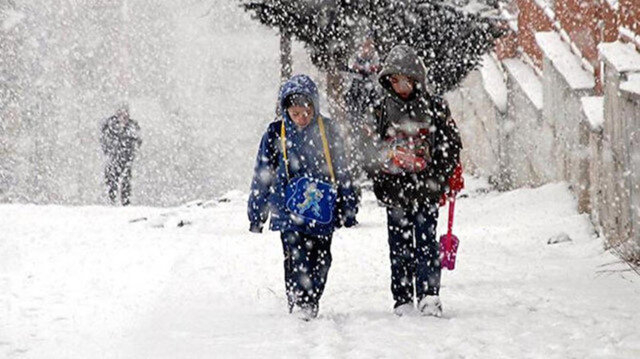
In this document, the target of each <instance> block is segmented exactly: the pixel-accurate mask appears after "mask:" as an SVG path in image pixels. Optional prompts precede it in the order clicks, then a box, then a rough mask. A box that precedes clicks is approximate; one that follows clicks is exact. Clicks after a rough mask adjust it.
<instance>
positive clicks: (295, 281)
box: [280, 232, 331, 310]
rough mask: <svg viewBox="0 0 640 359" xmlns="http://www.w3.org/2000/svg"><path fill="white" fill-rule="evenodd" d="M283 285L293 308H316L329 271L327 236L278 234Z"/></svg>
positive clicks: (329, 254)
mask: <svg viewBox="0 0 640 359" xmlns="http://www.w3.org/2000/svg"><path fill="white" fill-rule="evenodd" d="M280 238H281V239H282V248H283V251H284V282H285V289H286V292H287V299H288V301H289V309H290V310H291V309H293V306H294V305H296V306H299V307H312V308H317V307H318V303H319V301H320V297H321V296H322V293H323V292H324V287H325V284H326V283H327V274H328V273H329V268H330V267H331V235H328V236H312V235H308V234H304V233H300V232H282V233H281V235H280Z"/></svg>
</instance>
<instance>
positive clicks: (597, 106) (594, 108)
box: [580, 96, 604, 130]
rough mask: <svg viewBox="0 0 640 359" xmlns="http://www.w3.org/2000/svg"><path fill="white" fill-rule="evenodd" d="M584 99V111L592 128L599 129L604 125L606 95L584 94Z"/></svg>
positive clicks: (582, 99)
mask: <svg viewBox="0 0 640 359" xmlns="http://www.w3.org/2000/svg"><path fill="white" fill-rule="evenodd" d="M580 100H581V101H582V111H583V112H584V114H585V116H586V118H587V121H589V126H591V129H592V130H599V129H601V128H602V126H603V125H604V97H603V96H584V97H583V98H581V99H580Z"/></svg>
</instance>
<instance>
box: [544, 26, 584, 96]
mask: <svg viewBox="0 0 640 359" xmlns="http://www.w3.org/2000/svg"><path fill="white" fill-rule="evenodd" d="M536 42H537V43H538V45H539V46H540V48H541V49H542V52H544V54H545V56H546V57H547V58H548V59H549V60H550V61H551V63H553V65H554V66H555V67H556V69H557V70H558V72H560V74H561V75H562V77H564V79H565V80H566V81H567V84H569V87H571V88H572V89H574V90H586V89H591V88H593V87H594V86H595V85H596V82H595V79H594V78H593V75H592V74H590V73H589V71H587V70H585V69H584V68H582V64H581V62H580V59H579V58H578V57H577V56H576V55H574V54H573V53H572V52H571V49H570V47H569V45H568V44H567V43H565V42H564V41H562V39H561V38H560V35H558V34H557V33H556V32H554V31H549V32H538V33H536Z"/></svg>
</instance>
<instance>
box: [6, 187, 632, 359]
mask: <svg viewBox="0 0 640 359" xmlns="http://www.w3.org/2000/svg"><path fill="white" fill-rule="evenodd" d="M481 187H482V183H481V182H480V181H473V183H472V186H471V189H470V190H469V197H468V198H465V199H462V200H460V202H459V206H458V222H457V223H458V224H459V225H458V226H457V230H456V231H455V232H456V234H458V236H459V237H460V238H461V241H462V243H461V249H460V253H459V258H458V268H457V269H456V270H455V271H453V272H446V273H445V274H444V276H443V289H442V299H443V304H444V309H445V318H441V319H436V318H422V317H418V316H413V317H404V318H396V317H394V316H393V315H392V314H391V309H390V307H391V304H392V301H391V295H390V292H389V289H388V287H389V268H388V253H387V244H386V235H385V227H384V216H383V210H382V209H381V208H379V207H377V206H376V205H375V202H374V201H373V199H372V198H371V197H366V201H365V205H364V208H363V210H362V214H361V215H360V221H361V225H360V227H359V228H357V229H351V230H342V231H339V232H338V233H337V234H336V236H335V237H334V242H333V243H334V244H333V253H334V261H333V263H334V265H333V267H332V269H331V272H330V274H329V283H328V285H327V290H326V293H325V296H324V298H323V300H322V303H321V316H320V318H319V319H318V320H317V321H315V322H311V323H303V322H299V321H297V320H295V319H293V318H290V317H289V316H288V315H287V314H286V312H285V304H284V299H283V298H284V296H283V294H282V292H283V285H282V279H281V277H282V268H281V260H282V258H281V257H282V255H281V246H280V243H279V240H278V237H277V234H275V233H269V234H265V235H261V236H258V235H252V234H250V233H248V232H247V230H246V228H247V222H246V219H245V204H244V202H243V200H242V196H240V195H234V196H231V201H230V202H227V203H215V204H214V205H212V206H210V207H209V208H206V209H202V208H201V207H191V208H186V207H185V208H181V209H175V210H171V209H157V208H127V209H113V208H100V207H51V206H49V207H37V206H18V205H5V206H0V223H1V225H0V230H1V232H0V358H4V357H7V358H222V357H255V356H259V357H278V358H282V357H290V358H299V357H313V358H315V357H337V358H347V357H348V358H372V357H389V358H391V357H393V358H405V357H406V358H417V357H424V358H454V357H455V358H459V357H461V358H465V357H466V358H513V357H527V358H586V357H595V358H638V357H640V312H639V311H638V308H639V307H640V278H638V277H637V276H635V275H632V274H631V273H629V272H624V271H622V272H617V271H618V270H624V269H625V267H624V266H623V265H621V264H620V263H617V262H618V261H617V259H616V258H615V257H613V256H611V255H610V254H608V253H604V252H603V250H602V249H601V247H602V245H601V240H600V239H597V238H594V235H593V231H592V228H591V226H590V225H589V223H588V221H587V219H586V218H585V217H584V216H581V215H578V214H577V213H576V209H575V203H574V201H573V199H572V197H571V196H570V195H569V193H568V191H567V190H566V188H565V186H564V185H563V184H552V185H547V186H544V187H542V188H538V189H525V190H518V191H514V192H508V193H494V192H490V193H484V192H483V191H481ZM168 212H170V213H169V214H168V215H166V214H167V213H168ZM162 214H165V215H164V216H163V215H162ZM140 216H146V217H148V218H149V220H146V221H140V222H136V223H129V221H130V220H131V219H134V218H138V217H140ZM445 219H446V218H444V217H442V218H441V219H440V220H441V222H440V223H441V227H440V229H442V228H444V227H443V225H444V223H445V222H444V221H445ZM180 220H184V221H187V222H191V223H192V224H190V225H186V226H183V227H181V228H179V227H177V226H176V224H177V223H178V222H179V221H180ZM162 224H164V225H165V226H164V227H160V225H162ZM561 231H565V232H566V233H568V234H569V235H570V236H571V237H572V238H573V242H570V243H560V244H555V245H547V244H546V241H547V239H548V238H549V237H551V236H553V235H555V234H558V233H559V232H561Z"/></svg>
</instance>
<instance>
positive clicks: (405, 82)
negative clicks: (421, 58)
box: [389, 74, 415, 98]
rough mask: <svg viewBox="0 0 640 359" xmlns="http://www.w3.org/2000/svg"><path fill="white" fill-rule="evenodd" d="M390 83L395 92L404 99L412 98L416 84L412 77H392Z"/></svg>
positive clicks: (397, 75)
mask: <svg viewBox="0 0 640 359" xmlns="http://www.w3.org/2000/svg"><path fill="white" fill-rule="evenodd" d="M389 82H391V87H392V88H393V91H395V93H397V94H398V96H400V97H402V98H408V97H409V96H411V93H412V92H413V89H414V87H415V82H414V81H413V80H412V79H411V78H410V77H408V76H406V75H401V74H393V75H391V76H390V77H389Z"/></svg>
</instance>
